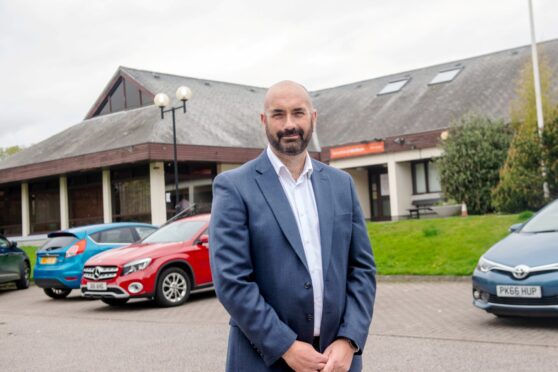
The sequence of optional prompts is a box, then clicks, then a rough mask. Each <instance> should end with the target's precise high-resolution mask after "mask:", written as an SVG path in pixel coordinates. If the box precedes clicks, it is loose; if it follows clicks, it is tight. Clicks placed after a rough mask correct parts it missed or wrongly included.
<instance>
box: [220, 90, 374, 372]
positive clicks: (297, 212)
mask: <svg viewBox="0 0 558 372" xmlns="http://www.w3.org/2000/svg"><path fill="white" fill-rule="evenodd" d="M316 120H317V112H316V110H315V109H314V107H313V105H312V101H311V98H310V95H309V94H308V92H307V90H306V89H305V88H304V87H303V86H302V85H300V84H298V83H295V82H292V81H282V82H280V83H277V84H275V85H273V86H272V87H271V88H269V90H268V91H267V93H266V95H265V101H264V111H263V113H262V114H261V122H262V125H263V127H264V129H265V133H266V136H267V139H268V141H269V146H268V147H267V149H265V150H264V151H263V153H262V154H261V155H260V156H259V157H258V158H257V159H255V160H253V161H250V162H248V163H246V164H244V165H243V166H241V167H239V168H237V169H234V170H231V171H228V172H224V173H222V174H220V175H218V176H217V177H216V178H215V181H214V183H213V205H212V211H211V223H210V242H211V249H210V250H211V269H212V273H213V281H214V284H215V290H216V293H217V296H218V298H219V300H220V301H221V303H222V304H223V306H224V307H225V309H226V310H227V311H228V313H229V314H230V316H231V320H230V333H229V346H228V354H227V364H226V370H227V371H254V372H258V371H291V370H295V371H360V370H362V358H361V354H362V350H363V348H364V346H365V343H366V339H367V336H368V329H369V327H370V323H371V321H372V313H373V306H374V299H375V293H376V280H375V272H376V268H375V264H374V258H373V255H372V248H371V246H370V241H369V238H368V234H367V230H366V227H365V224H364V218H363V215H362V211H361V208H360V205H359V202H358V198H357V194H356V191H355V186H354V183H353V181H352V179H351V177H350V176H349V175H348V174H347V173H345V172H343V171H340V170H338V169H335V168H332V167H329V166H327V165H325V164H323V163H320V162H319V161H316V160H313V159H311V158H310V156H309V154H308V151H307V147H308V143H309V142H310V140H311V138H312V133H313V131H314V128H315V125H316Z"/></svg>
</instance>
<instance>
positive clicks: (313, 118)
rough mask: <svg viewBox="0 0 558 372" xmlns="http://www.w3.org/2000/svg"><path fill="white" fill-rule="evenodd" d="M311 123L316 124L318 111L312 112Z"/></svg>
mask: <svg viewBox="0 0 558 372" xmlns="http://www.w3.org/2000/svg"><path fill="white" fill-rule="evenodd" d="M312 121H313V122H314V125H316V123H317V122H318V111H316V110H312Z"/></svg>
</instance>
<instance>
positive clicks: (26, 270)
mask: <svg viewBox="0 0 558 372" xmlns="http://www.w3.org/2000/svg"><path fill="white" fill-rule="evenodd" d="M20 274H21V277H20V278H19V280H18V281H17V282H16V287H17V289H27V288H29V283H30V280H31V266H30V265H29V262H27V261H24V262H23V265H22V269H21V273H20Z"/></svg>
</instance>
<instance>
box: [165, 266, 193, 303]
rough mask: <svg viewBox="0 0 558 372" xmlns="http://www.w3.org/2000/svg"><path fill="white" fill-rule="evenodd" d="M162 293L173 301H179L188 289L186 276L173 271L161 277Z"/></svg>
mask: <svg viewBox="0 0 558 372" xmlns="http://www.w3.org/2000/svg"><path fill="white" fill-rule="evenodd" d="M162 289H163V295H164V296H165V298H166V299H167V300H168V301H170V302H173V303H176V302H180V301H181V300H182V299H183V298H184V297H185V296H186V292H187V289H188V283H187V282H186V278H184V276H182V275H181V274H179V273H176V272H173V273H170V274H169V275H167V276H166V277H165V278H164V279H163V286H162Z"/></svg>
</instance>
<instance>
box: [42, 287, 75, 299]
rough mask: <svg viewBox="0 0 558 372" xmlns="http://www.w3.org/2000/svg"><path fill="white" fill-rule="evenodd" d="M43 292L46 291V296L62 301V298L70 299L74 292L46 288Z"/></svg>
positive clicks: (64, 289)
mask: <svg viewBox="0 0 558 372" xmlns="http://www.w3.org/2000/svg"><path fill="white" fill-rule="evenodd" d="M43 291H45V294H46V295H47V296H48V297H50V298H54V299H57V300H60V299H62V298H66V297H68V295H69V294H70V292H71V291H72V290H71V289H67V288H62V289H61V288H45V289H43Z"/></svg>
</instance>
